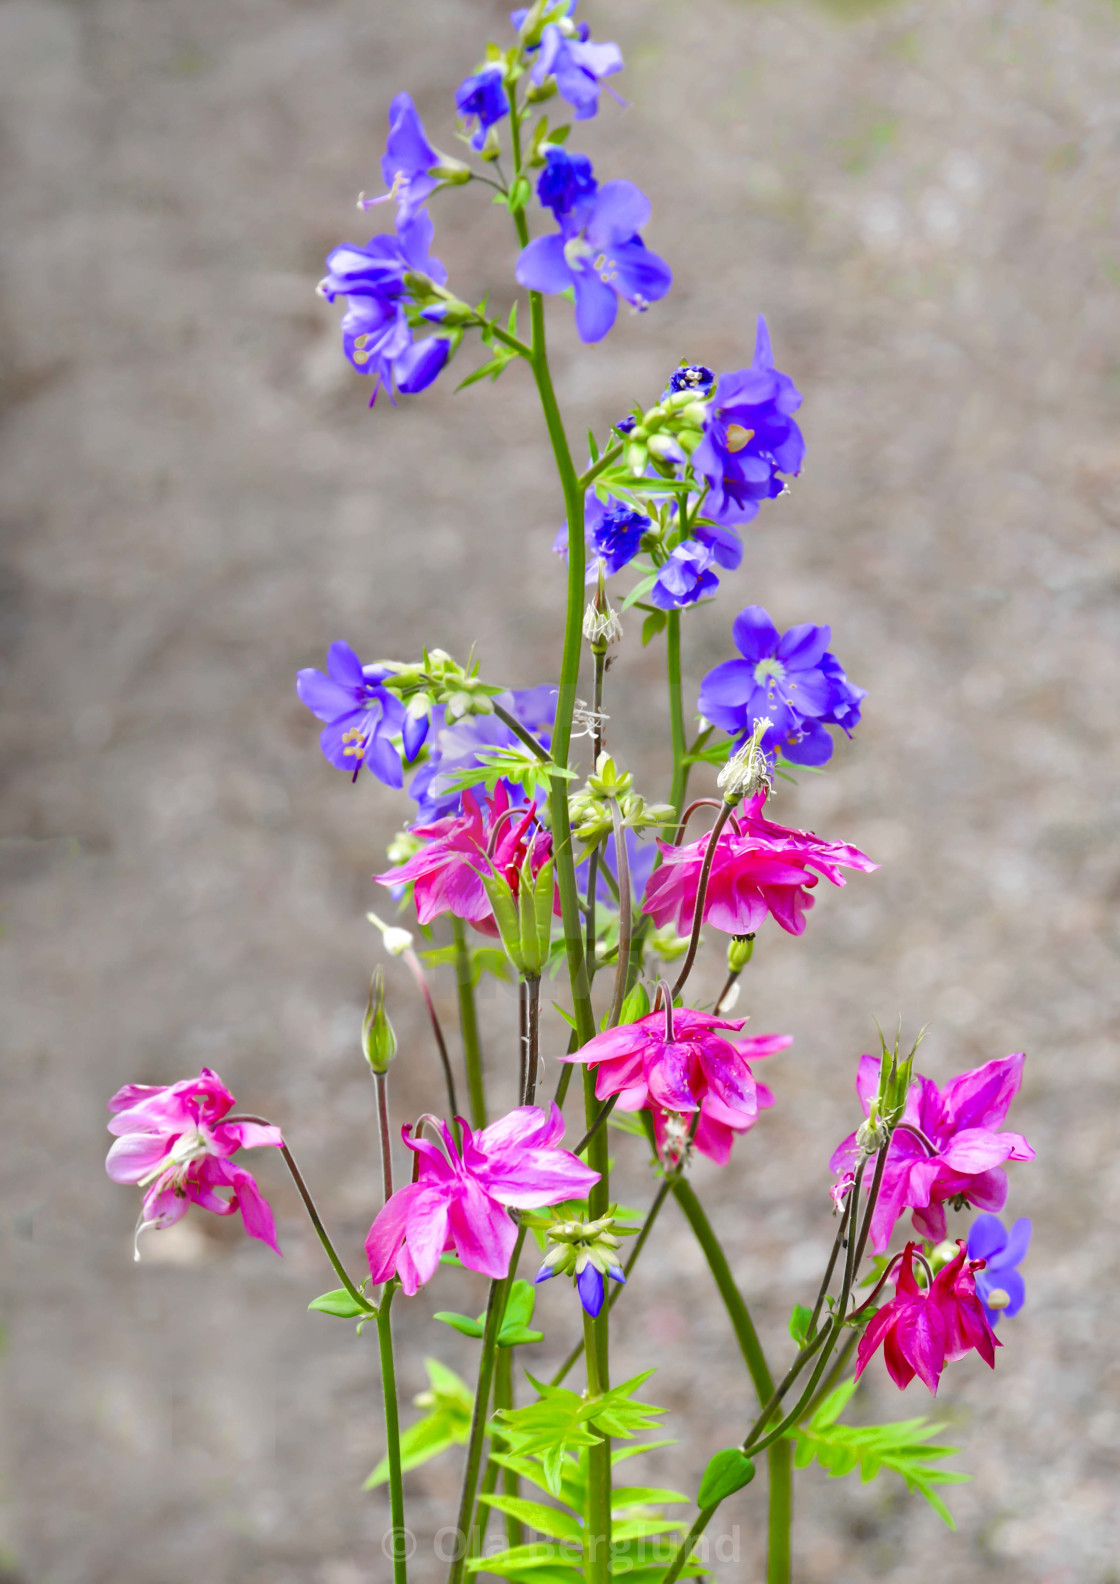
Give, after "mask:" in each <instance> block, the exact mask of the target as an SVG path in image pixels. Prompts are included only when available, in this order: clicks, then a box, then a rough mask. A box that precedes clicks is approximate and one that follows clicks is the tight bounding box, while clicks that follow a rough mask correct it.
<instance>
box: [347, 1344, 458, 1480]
mask: <svg viewBox="0 0 1120 1584" xmlns="http://www.w3.org/2000/svg"><path fill="white" fill-rule="evenodd" d="M424 1365H425V1368H426V1369H427V1371H428V1381H429V1383H430V1390H428V1391H425V1392H421V1393H420V1395H419V1396H418V1397H417V1398H416V1405H417V1407H419V1408H428V1409H430V1410H431V1411H430V1412H429V1413H427V1414H426V1415H425V1416H424V1418H423V1419H418V1420H417V1421H416V1423H415V1424H412V1425H409V1427H408V1429H407V1430H406V1431H405V1432H404V1434H403V1435H402V1436H401V1466H402V1467H403V1468H405V1469H410V1468H416V1467H418V1466H419V1465H420V1464H421V1463H426V1462H427V1461H428V1459H429V1458H434V1457H436V1456H437V1455H438V1454H439V1453H440V1452H444V1451H446V1450H447V1448H448V1447H451V1446H465V1445H466V1442H467V1438H468V1436H469V1435H470V1428H471V1414H472V1411H473V1408H474V1394H473V1393H472V1391H471V1389H470V1387H469V1386H468V1385H467V1383H466V1381H464V1380H460V1379H459V1376H458V1375H456V1374H455V1372H454V1370H449V1369H448V1368H447V1366H446V1364H441V1363H440V1361H439V1360H438V1359H433V1358H429V1359H425V1360H424ZM388 1478H389V1460H388V1458H382V1459H381V1461H380V1463H378V1465H377V1467H376V1468H375V1469H374V1470H373V1473H372V1474H371V1475H370V1476H369V1478H368V1479H367V1480H366V1482H365V1485H364V1487H363V1489H365V1490H373V1489H374V1488H375V1487H376V1486H378V1485H383V1484H384V1483H385V1481H386V1480H387V1479H388Z"/></svg>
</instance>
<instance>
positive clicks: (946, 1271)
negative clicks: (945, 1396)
mask: <svg viewBox="0 0 1120 1584" xmlns="http://www.w3.org/2000/svg"><path fill="white" fill-rule="evenodd" d="M916 1250H917V1244H915V1243H907V1245H906V1251H905V1253H904V1254H903V1256H902V1263H901V1266H900V1268H899V1273H898V1291H897V1294H896V1296H895V1297H894V1298H892V1299H891V1301H890V1302H889V1303H886V1304H884V1305H883V1307H882V1308H881V1309H880V1310H879V1312H878V1313H877V1314H876V1315H875V1316H873V1318H872V1320H871V1322H870V1324H869V1325H868V1327H867V1330H866V1331H865V1332H864V1333H863V1335H862V1337H860V1340H859V1348H858V1350H857V1352H856V1380H859V1378H860V1376H861V1375H862V1374H863V1372H864V1370H865V1369H866V1368H867V1366H868V1364H869V1363H870V1362H871V1357H872V1355H873V1354H874V1353H875V1351H876V1349H877V1348H880V1347H881V1348H882V1349H883V1358H884V1360H885V1362H886V1366H887V1371H888V1373H889V1374H890V1377H891V1379H892V1380H893V1381H894V1383H895V1385H896V1386H898V1387H899V1388H900V1389H905V1387H907V1386H909V1384H910V1382H911V1381H912V1380H913V1379H914V1377H915V1375H916V1376H917V1377H918V1379H919V1380H920V1381H922V1382H923V1384H924V1385H926V1386H928V1387H929V1389H930V1391H931V1392H933V1393H934V1395H936V1393H937V1387H938V1383H939V1382H940V1380H941V1373H942V1371H943V1370H944V1368H945V1366H946V1364H951V1363H952V1362H953V1361H954V1360H955V1359H961V1358H964V1356H965V1354H966V1353H969V1352H971V1351H972V1349H973V1348H975V1350H976V1352H977V1353H979V1355H980V1357H981V1358H982V1359H983V1360H984V1362H985V1364H987V1365H988V1366H989V1368H991V1369H994V1368H995V1364H996V1354H995V1350H996V1348H997V1347H1000V1346H1001V1343H1000V1341H999V1339H998V1338H997V1337H996V1336H995V1335H994V1334H993V1332H992V1328H991V1326H990V1325H989V1324H988V1319H987V1315H986V1314H985V1312H984V1306H983V1304H982V1303H981V1302H980V1299H979V1298H978V1297H977V1295H976V1272H977V1271H978V1270H980V1269H982V1268H983V1264H984V1262H983V1260H970V1259H969V1258H968V1255H967V1252H966V1250H965V1246H964V1243H963V1242H961V1243H960V1245H959V1251H958V1253H957V1255H956V1257H955V1258H954V1259H952V1260H950V1262H949V1264H948V1265H945V1266H943V1267H942V1268H941V1270H939V1271H938V1273H937V1275H936V1276H935V1277H934V1278H933V1281H932V1282H931V1283H930V1284H929V1285H928V1286H927V1287H925V1288H922V1287H919V1286H918V1283H917V1281H916V1280H915V1277H914V1254H915V1252H916Z"/></svg>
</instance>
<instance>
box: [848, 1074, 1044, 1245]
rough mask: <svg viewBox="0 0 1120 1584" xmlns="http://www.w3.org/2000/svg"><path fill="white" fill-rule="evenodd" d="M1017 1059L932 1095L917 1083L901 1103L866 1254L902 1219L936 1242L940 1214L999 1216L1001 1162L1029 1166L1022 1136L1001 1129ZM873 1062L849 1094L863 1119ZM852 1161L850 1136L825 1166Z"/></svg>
mask: <svg viewBox="0 0 1120 1584" xmlns="http://www.w3.org/2000/svg"><path fill="white" fill-rule="evenodd" d="M1025 1059H1026V1058H1025V1057H1024V1056H1023V1055H1022V1053H1021V1052H1020V1053H1017V1054H1015V1055H1012V1056H1003V1057H999V1058H998V1059H996V1060H994V1061H990V1062H985V1064H984V1065H983V1067H977V1068H975V1069H973V1071H971V1072H965V1073H959V1074H958V1075H957V1077H956V1078H953V1079H951V1080H950V1081H949V1083H947V1084H946V1085H945V1088H944V1089H939V1088H938V1087H937V1085H936V1084H935V1083H934V1082H933V1080H932V1079H930V1078H923V1077H922V1076H921V1075H918V1076H916V1077H915V1079H914V1083H913V1085H912V1086H911V1089H910V1093H909V1095H908V1096H907V1100H906V1110H905V1112H904V1114H903V1119H902V1123H901V1124H900V1125H899V1126H898V1128H896V1130H895V1133H894V1136H893V1138H892V1139H891V1143H890V1148H889V1150H888V1153H887V1163H886V1168H885V1170H884V1172H883V1181H882V1186H881V1188H880V1191H879V1198H878V1200H877V1202H876V1205H875V1213H874V1215H873V1216H872V1218H871V1247H872V1248H873V1249H874V1250H875V1252H876V1253H877V1254H878V1253H882V1251H883V1250H884V1249H885V1248H886V1247H887V1244H888V1243H889V1242H890V1238H891V1233H892V1232H893V1231H894V1226H895V1222H896V1221H897V1220H898V1218H899V1216H900V1215H902V1213H903V1211H905V1210H911V1211H912V1212H913V1217H912V1219H913V1223H914V1227H915V1230H916V1231H917V1232H919V1233H920V1234H921V1235H922V1236H923V1237H927V1238H932V1239H933V1241H934V1242H941V1241H942V1240H943V1239H944V1237H945V1231H946V1222H945V1206H946V1204H949V1203H955V1204H956V1205H957V1207H958V1208H959V1207H960V1206H961V1205H963V1204H971V1205H975V1206H976V1207H977V1208H978V1209H980V1210H993V1211H994V1210H1002V1209H1003V1206H1004V1204H1005V1203H1006V1200H1007V1173H1006V1172H1005V1171H1004V1170H1003V1165H1004V1162H1006V1161H1009V1160H1017V1161H1029V1160H1033V1159H1034V1150H1032V1149H1031V1147H1030V1145H1029V1144H1028V1143H1027V1141H1026V1139H1025V1138H1024V1137H1023V1135H1022V1134H1021V1133H1009V1132H1004V1131H1002V1129H1001V1127H1000V1124H1001V1123H1002V1122H1003V1120H1004V1118H1005V1117H1006V1115H1007V1112H1008V1108H1009V1107H1010V1105H1011V1102H1012V1100H1013V1099H1014V1097H1015V1095H1016V1094H1017V1093H1018V1090H1019V1085H1020V1084H1021V1083H1022V1081H1023V1062H1024V1061H1025ZM878 1086H879V1058H878V1057H877V1056H861V1057H860V1061H859V1072H858V1074H857V1077H856V1091H857V1093H858V1095H859V1098H860V1102H861V1104H862V1106H863V1109H864V1114H865V1115H870V1111H871V1101H872V1099H873V1098H874V1096H875V1095H876V1094H877V1093H878ZM857 1154H858V1145H857V1143H856V1134H855V1133H853V1134H851V1135H850V1136H849V1137H848V1138H846V1139H845V1140H844V1142H843V1144H841V1145H840V1148H839V1149H838V1150H837V1151H836V1153H835V1154H834V1155H833V1157H832V1160H831V1162H830V1165H831V1168H832V1170H833V1171H834V1172H837V1173H843V1172H846V1171H849V1170H851V1167H852V1163H853V1161H854V1160H855V1158H856V1156H857Z"/></svg>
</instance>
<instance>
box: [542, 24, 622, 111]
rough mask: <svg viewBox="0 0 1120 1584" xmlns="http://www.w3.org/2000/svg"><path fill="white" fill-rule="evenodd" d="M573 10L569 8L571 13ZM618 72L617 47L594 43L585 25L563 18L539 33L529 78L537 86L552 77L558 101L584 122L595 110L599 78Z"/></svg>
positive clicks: (620, 66) (596, 108)
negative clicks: (568, 106)
mask: <svg viewBox="0 0 1120 1584" xmlns="http://www.w3.org/2000/svg"><path fill="white" fill-rule="evenodd" d="M574 9H575V7H574V5H573V6H572V7H571V10H574ZM621 70H622V51H621V50H620V49H619V47H618V45H617V44H596V43H595V42H594V41H593V40H592V39H591V38H590V36H589V29H588V26H587V23H586V22H583V23H575V22H572V21H571V20H570V19H569V17H564V18H563V19H562V20H561V21H559V22H550V23H549V24H548V25H547V27H545V29H544V31H543V32H542V34H541V44H540V51H539V53H538V54H537V55H536V58H535V59H534V61H533V68H532V72H531V76H532V79H533V82H534V83H535V84H536V85H537V86H538V87H540V86H541V84H542V83H545V82H547V81H548V79H549V78H550V77H555V78H556V89H557V92H558V93H559V95H560V97H561V99H566V100H567V102H568V103H569V104H570V105H571V106H572V109H573V110H574V111H575V113H576V120H577V121H586V120H588V119H589V118H590V117H591V116H593V115H595V113H596V112H597V111H598V109H599V91H600V84H601V83H602V80H603V78H604V77H612V76H613V75H614V74H615V72H620V71H621ZM616 97H617V95H616Z"/></svg>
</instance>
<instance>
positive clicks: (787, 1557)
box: [766, 1440, 793, 1584]
mask: <svg viewBox="0 0 1120 1584" xmlns="http://www.w3.org/2000/svg"><path fill="white" fill-rule="evenodd" d="M767 1466H768V1467H769V1470H770V1492H769V1503H768V1505H769V1513H768V1518H767V1550H766V1584H789V1581H790V1579H791V1578H792V1577H793V1545H792V1542H793V1443H792V1442H791V1441H786V1440H782V1441H775V1442H774V1445H773V1446H772V1447H771V1448H770V1451H769V1454H768V1456H767Z"/></svg>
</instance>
